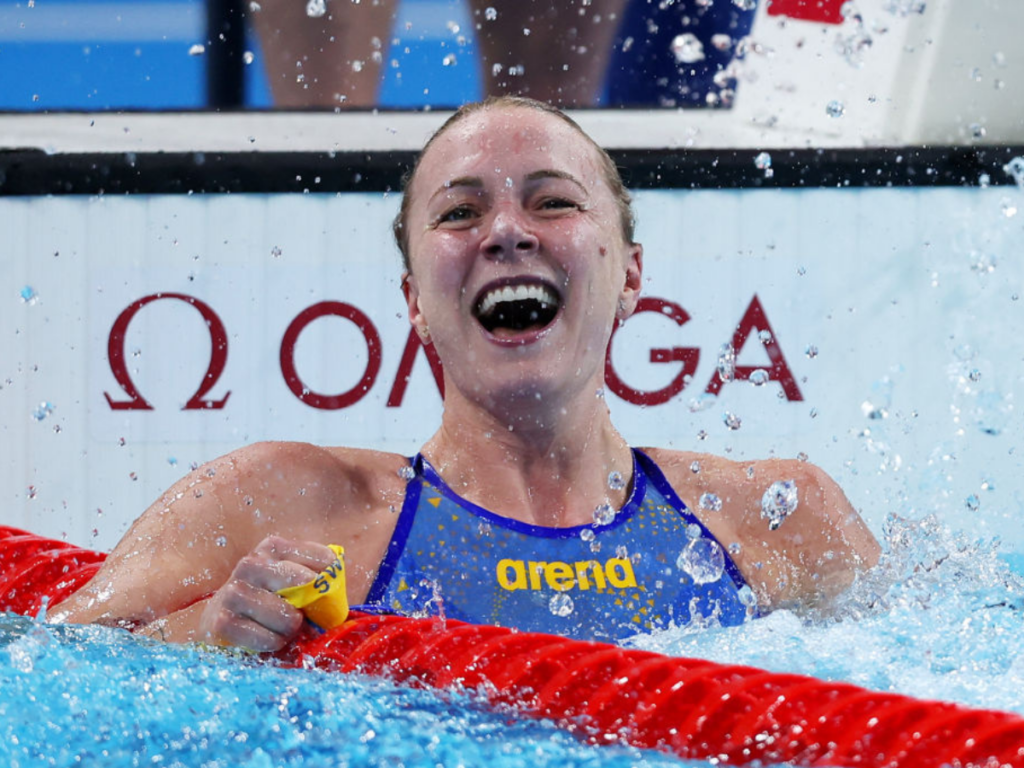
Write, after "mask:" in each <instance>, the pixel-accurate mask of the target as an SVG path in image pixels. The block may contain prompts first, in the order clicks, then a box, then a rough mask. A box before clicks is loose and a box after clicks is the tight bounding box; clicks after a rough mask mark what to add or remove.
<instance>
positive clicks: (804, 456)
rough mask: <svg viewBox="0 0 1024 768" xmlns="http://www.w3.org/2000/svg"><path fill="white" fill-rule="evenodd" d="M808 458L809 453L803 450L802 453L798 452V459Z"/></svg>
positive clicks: (805, 459) (804, 459)
mask: <svg viewBox="0 0 1024 768" xmlns="http://www.w3.org/2000/svg"><path fill="white" fill-rule="evenodd" d="M807 458H808V456H807V454H806V453H804V452H803V451H800V453H798V454H797V455H796V459H797V461H807Z"/></svg>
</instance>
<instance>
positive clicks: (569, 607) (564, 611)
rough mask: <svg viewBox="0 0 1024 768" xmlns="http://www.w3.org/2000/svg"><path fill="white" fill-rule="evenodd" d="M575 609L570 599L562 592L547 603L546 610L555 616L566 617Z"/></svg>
mask: <svg viewBox="0 0 1024 768" xmlns="http://www.w3.org/2000/svg"><path fill="white" fill-rule="evenodd" d="M575 608H576V606H575V605H573V602H572V598H571V597H569V596H568V595H567V594H565V593H564V592H560V593H558V594H557V595H555V596H554V597H552V598H551V602H549V603H548V610H550V611H551V613H553V614H554V615H555V616H568V615H569V614H571V613H572V612H573V610H574V609H575Z"/></svg>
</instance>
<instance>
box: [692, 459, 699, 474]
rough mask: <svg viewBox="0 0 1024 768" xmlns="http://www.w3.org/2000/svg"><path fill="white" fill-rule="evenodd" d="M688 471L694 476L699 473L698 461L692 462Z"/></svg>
mask: <svg viewBox="0 0 1024 768" xmlns="http://www.w3.org/2000/svg"><path fill="white" fill-rule="evenodd" d="M690 471H691V472H693V474H695V475H696V474H697V473H698V472H700V462H699V461H692V462H690Z"/></svg>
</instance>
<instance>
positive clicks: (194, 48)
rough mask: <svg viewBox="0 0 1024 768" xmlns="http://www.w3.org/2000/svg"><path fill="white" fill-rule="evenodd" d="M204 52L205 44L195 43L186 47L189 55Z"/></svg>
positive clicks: (199, 54) (200, 54)
mask: <svg viewBox="0 0 1024 768" xmlns="http://www.w3.org/2000/svg"><path fill="white" fill-rule="evenodd" d="M204 53H206V46H205V45H203V44H202V43H196V44H195V45H193V46H192V47H191V48H189V49H188V55H189V56H202V55H203V54H204Z"/></svg>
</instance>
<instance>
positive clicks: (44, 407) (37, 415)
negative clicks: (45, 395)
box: [32, 400, 56, 421]
mask: <svg viewBox="0 0 1024 768" xmlns="http://www.w3.org/2000/svg"><path fill="white" fill-rule="evenodd" d="M54 408H56V406H55V405H54V404H53V403H50V402H47V401H46V400H44V401H43V402H41V403H40V404H39V405H37V406H36V408H35V410H33V411H32V418H33V419H35V420H36V421H42V420H43V419H45V418H46V417H47V416H49V415H50V414H51V413H53V409H54Z"/></svg>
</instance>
